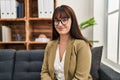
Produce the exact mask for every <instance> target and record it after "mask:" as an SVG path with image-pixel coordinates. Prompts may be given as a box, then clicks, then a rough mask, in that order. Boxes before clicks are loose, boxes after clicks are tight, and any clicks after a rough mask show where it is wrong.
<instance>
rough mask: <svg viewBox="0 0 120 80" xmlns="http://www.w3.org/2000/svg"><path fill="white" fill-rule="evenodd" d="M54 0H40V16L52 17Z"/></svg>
mask: <svg viewBox="0 0 120 80" xmlns="http://www.w3.org/2000/svg"><path fill="white" fill-rule="evenodd" d="M53 10H54V0H38V16H39V17H40V18H52V14H53Z"/></svg>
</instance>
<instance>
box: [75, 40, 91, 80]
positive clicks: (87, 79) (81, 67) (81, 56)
mask: <svg viewBox="0 0 120 80" xmlns="http://www.w3.org/2000/svg"><path fill="white" fill-rule="evenodd" d="M80 45H82V46H81V47H80ZM90 68H91V50H90V47H89V45H88V44H87V43H85V42H83V43H82V44H79V45H78V46H77V56H76V71H75V76H74V78H73V80H92V78H91V76H90Z"/></svg>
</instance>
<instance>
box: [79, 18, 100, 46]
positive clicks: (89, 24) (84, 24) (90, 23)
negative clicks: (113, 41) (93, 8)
mask: <svg viewBox="0 0 120 80" xmlns="http://www.w3.org/2000/svg"><path fill="white" fill-rule="evenodd" d="M95 24H96V21H95V19H94V17H92V18H90V19H88V20H86V21H83V22H81V23H80V25H79V26H80V29H81V30H84V29H86V28H88V27H93V26H94V25H95ZM89 41H90V42H91V43H92V44H93V43H94V42H95V43H97V42H99V41H98V40H89Z"/></svg>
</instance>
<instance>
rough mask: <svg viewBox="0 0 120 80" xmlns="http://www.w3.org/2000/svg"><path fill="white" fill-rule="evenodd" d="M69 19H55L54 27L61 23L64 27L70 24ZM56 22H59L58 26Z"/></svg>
mask: <svg viewBox="0 0 120 80" xmlns="http://www.w3.org/2000/svg"><path fill="white" fill-rule="evenodd" d="M65 19H66V23H64V20H65ZM69 19H70V18H69V17H65V18H60V19H54V25H55V26H58V25H59V23H60V22H61V24H62V25H66V24H67V23H68V20H69ZM55 22H57V24H55Z"/></svg>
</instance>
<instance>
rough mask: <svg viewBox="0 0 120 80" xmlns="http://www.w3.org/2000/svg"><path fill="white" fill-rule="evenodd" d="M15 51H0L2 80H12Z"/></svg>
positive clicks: (0, 78) (0, 77) (0, 75)
mask: <svg viewBox="0 0 120 80" xmlns="http://www.w3.org/2000/svg"><path fill="white" fill-rule="evenodd" d="M15 52H16V51H15V50H13V49H3V50H2V49H1V50H0V80H12V76H13V66H14V57H15Z"/></svg>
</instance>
